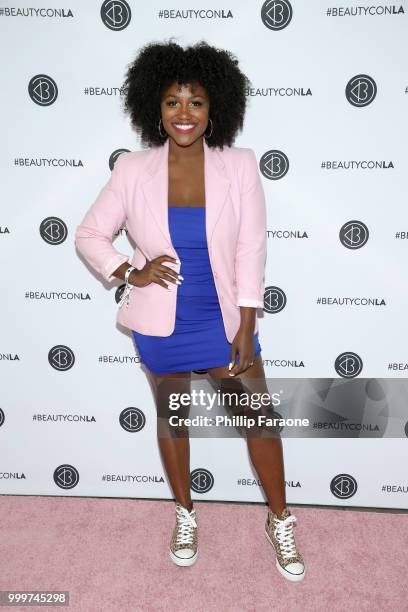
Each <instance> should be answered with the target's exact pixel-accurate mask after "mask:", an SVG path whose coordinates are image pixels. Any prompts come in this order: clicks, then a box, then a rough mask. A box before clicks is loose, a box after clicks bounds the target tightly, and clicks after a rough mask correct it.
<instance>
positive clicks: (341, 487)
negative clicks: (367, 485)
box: [330, 474, 357, 499]
mask: <svg viewBox="0 0 408 612" xmlns="http://www.w3.org/2000/svg"><path fill="white" fill-rule="evenodd" d="M330 491H331V492H332V493H333V495H334V496H335V497H337V498H338V499H349V498H350V497H353V495H355V493H356V491H357V480H356V479H355V478H354V477H353V476H350V474H338V475H337V476H335V477H334V478H333V480H332V481H331V483H330Z"/></svg>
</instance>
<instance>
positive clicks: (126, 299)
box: [119, 266, 136, 308]
mask: <svg viewBox="0 0 408 612" xmlns="http://www.w3.org/2000/svg"><path fill="white" fill-rule="evenodd" d="M132 270H136V268H134V267H133V266H129V267H128V269H127V270H126V272H125V283H126V284H125V288H124V290H123V294H122V297H121V298H120V302H119V308H121V307H122V306H123V304H124V303H125V302H126V307H127V306H129V296H130V292H131V291H132V289H133V287H134V285H131V284H130V283H129V276H130V273H131V272H132Z"/></svg>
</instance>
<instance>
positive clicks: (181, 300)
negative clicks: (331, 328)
mask: <svg viewBox="0 0 408 612" xmlns="http://www.w3.org/2000/svg"><path fill="white" fill-rule="evenodd" d="M168 221H169V231H170V235H171V240H172V243H173V246H174V248H175V249H176V251H177V254H178V258H179V259H180V262H181V264H180V274H181V276H183V277H184V280H182V281H181V285H178V286H177V302H176V321H175V328H174V330H173V332H172V334H170V336H151V335H145V334H141V333H139V332H136V331H135V330H132V333H133V337H134V340H135V344H136V347H137V349H138V353H139V356H140V359H141V361H142V363H144V364H145V365H146V366H147V367H148V368H149V370H151V371H152V372H154V373H155V374H171V373H174V372H191V371H194V370H205V369H207V368H215V367H219V366H227V365H228V364H229V361H230V357H231V343H230V342H228V340H227V337H226V334H225V328H224V322H223V319H222V313H221V308H220V304H219V301H218V295H217V290H216V287H215V283H214V277H213V273H212V269H211V263H210V258H209V254H208V248H207V238H206V231H205V206H204V207H190V206H169V207H168ZM165 282H171V281H165ZM254 347H255V355H259V353H260V352H261V346H260V344H259V339H258V333H256V334H254ZM238 359H239V356H238V355H237V356H236V362H235V363H238Z"/></svg>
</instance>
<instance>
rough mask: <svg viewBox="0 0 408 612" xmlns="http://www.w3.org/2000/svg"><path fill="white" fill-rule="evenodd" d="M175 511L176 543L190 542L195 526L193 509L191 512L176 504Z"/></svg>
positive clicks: (191, 541)
mask: <svg viewBox="0 0 408 612" xmlns="http://www.w3.org/2000/svg"><path fill="white" fill-rule="evenodd" d="M176 513H177V538H176V542H177V544H192V543H193V539H194V528H196V527H197V523H196V521H195V509H194V508H193V509H192V510H191V512H189V511H188V510H187V508H184V506H181V505H177V506H176Z"/></svg>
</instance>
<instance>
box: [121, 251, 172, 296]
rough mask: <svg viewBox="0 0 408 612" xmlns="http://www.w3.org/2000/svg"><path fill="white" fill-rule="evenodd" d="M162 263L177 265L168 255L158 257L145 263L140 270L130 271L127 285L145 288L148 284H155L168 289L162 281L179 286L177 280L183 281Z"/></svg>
mask: <svg viewBox="0 0 408 612" xmlns="http://www.w3.org/2000/svg"><path fill="white" fill-rule="evenodd" d="M163 261H172V262H173V263H177V261H178V260H177V259H175V258H174V257H170V255H159V257H155V258H154V259H152V260H150V261H147V262H146V263H145V265H144V266H143V268H142V269H141V270H132V272H131V273H130V275H129V283H130V284H132V285H135V286H136V287H146V285H150V283H157V284H158V285H161V286H162V287H164V288H165V289H168V285H167V283H165V282H164V280H167V281H170V282H171V283H177V284H179V285H180V284H181V281H180V280H179V279H183V277H182V276H180V274H178V272H176V270H173V269H172V268H170V266H166V265H164V264H163V263H162V262H163Z"/></svg>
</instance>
